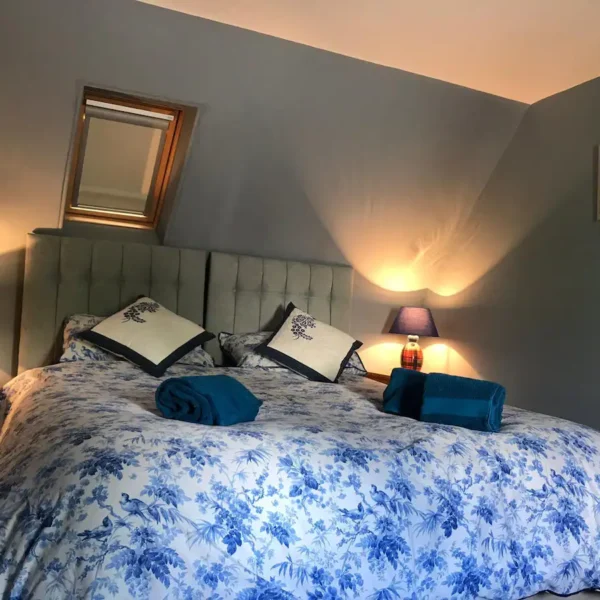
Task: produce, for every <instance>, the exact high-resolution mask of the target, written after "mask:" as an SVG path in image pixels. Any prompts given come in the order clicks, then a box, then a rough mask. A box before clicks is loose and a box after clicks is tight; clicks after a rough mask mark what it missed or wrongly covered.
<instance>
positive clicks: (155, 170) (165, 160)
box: [65, 88, 185, 229]
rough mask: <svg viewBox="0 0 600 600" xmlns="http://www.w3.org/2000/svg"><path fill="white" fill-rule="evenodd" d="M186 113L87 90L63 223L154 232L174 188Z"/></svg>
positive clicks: (148, 101)
mask: <svg viewBox="0 0 600 600" xmlns="http://www.w3.org/2000/svg"><path fill="white" fill-rule="evenodd" d="M184 110H185V109H184V107H175V106H169V105H166V104H160V103H156V102H153V101H150V100H144V99H141V98H134V97H132V96H127V95H123V94H115V93H112V92H105V91H102V90H95V89H94V90H92V89H90V88H86V89H85V90H84V95H83V101H82V105H81V107H80V118H79V123H78V131H77V136H76V139H75V146H74V149H73V159H72V165H71V173H70V179H69V188H68V197H67V204H66V209H65V217H66V218H67V219H70V220H77V221H92V222H101V223H105V224H112V225H123V226H128V227H140V228H149V229H150V228H154V227H155V226H156V224H157V221H158V218H159V216H160V211H161V207H162V204H163V201H164V197H165V194H166V192H167V189H168V187H169V184H170V177H171V172H172V168H173V161H174V159H175V155H176V152H177V150H178V142H179V138H180V132H181V126H182V122H183V118H184Z"/></svg>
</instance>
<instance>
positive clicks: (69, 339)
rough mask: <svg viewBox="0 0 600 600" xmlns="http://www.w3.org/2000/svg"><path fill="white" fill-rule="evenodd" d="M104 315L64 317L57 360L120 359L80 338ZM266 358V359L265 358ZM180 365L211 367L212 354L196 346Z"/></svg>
mask: <svg viewBox="0 0 600 600" xmlns="http://www.w3.org/2000/svg"><path fill="white" fill-rule="evenodd" d="M104 319H105V317H97V316H95V315H84V314H81V315H71V316H70V317H68V318H67V319H66V323H65V328H64V333H63V353H62V355H61V357H60V360H59V362H74V361H80V360H94V361H111V360H120V358H119V357H118V356H115V355H114V354H111V353H110V352H107V351H106V350H103V349H102V348H100V346H96V345H95V344H92V343H91V342H87V341H85V340H84V339H82V338H81V335H80V334H81V333H83V332H84V331H87V330H88V329H92V328H93V327H95V326H96V325H98V324H99V323H101V322H102V321H104ZM265 360H267V359H265ZM177 363H178V364H180V365H191V366H194V367H206V368H211V367H214V366H215V361H214V360H213V358H212V356H211V355H210V354H209V353H208V352H207V351H206V350H204V348H201V347H200V346H198V347H197V348H194V349H193V350H192V351H190V352H188V353H187V354H186V355H185V356H183V357H182V358H180V359H179V360H178V361H177Z"/></svg>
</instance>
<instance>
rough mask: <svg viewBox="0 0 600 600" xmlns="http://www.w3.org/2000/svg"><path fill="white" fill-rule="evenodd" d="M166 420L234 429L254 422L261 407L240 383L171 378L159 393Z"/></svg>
mask: <svg viewBox="0 0 600 600" xmlns="http://www.w3.org/2000/svg"><path fill="white" fill-rule="evenodd" d="M155 399H156V406H157V408H158V410H159V411H160V412H161V414H162V415H163V416H164V417H167V418H168V419H176V420H178V421H186V422H187V423H199V424H201V425H234V424H235V423H243V422H244V421H254V419H255V418H256V415H257V414H258V409H259V408H260V406H261V404H262V400H259V399H258V398H257V397H256V396H255V395H254V394H253V393H252V392H251V391H250V390H248V389H247V388H246V387H244V386H243V385H242V384H241V383H240V382H239V381H238V380H237V379H234V378H233V377H228V376H227V375H205V376H199V377H172V378H171V379H167V380H166V381H163V382H162V383H161V384H160V385H159V386H158V389H157V390H156V394H155Z"/></svg>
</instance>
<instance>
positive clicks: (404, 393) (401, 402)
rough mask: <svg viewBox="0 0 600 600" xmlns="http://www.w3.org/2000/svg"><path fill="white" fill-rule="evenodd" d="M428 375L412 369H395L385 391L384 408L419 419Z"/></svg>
mask: <svg viewBox="0 0 600 600" xmlns="http://www.w3.org/2000/svg"><path fill="white" fill-rule="evenodd" d="M426 378H427V375H426V374H425V373H421V372H420V371H413V370H412V369H394V370H393V371H392V375H391V377H390V383H389V384H388V386H387V388H385V391H384V392H383V410H384V411H385V412H387V413H392V414H394V415H400V416H401V417H410V418H411V419H419V418H420V416H421V404H423V389H424V387H425V379H426Z"/></svg>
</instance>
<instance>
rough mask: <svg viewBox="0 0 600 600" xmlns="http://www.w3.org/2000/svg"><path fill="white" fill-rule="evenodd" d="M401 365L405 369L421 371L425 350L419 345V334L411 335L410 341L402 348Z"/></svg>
mask: <svg viewBox="0 0 600 600" xmlns="http://www.w3.org/2000/svg"><path fill="white" fill-rule="evenodd" d="M400 366H401V367H402V368H403V369H412V370H413V371H420V370H421V367H422V366H423V350H421V346H419V336H418V335H409V336H408V342H407V343H406V344H405V346H404V348H402V354H401V355H400Z"/></svg>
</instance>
